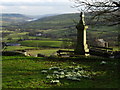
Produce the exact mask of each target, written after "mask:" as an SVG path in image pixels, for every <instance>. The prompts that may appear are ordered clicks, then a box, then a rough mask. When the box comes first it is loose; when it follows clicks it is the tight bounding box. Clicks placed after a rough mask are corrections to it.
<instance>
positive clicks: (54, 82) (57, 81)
mask: <svg viewBox="0 0 120 90" xmlns="http://www.w3.org/2000/svg"><path fill="white" fill-rule="evenodd" d="M50 82H51V83H52V84H57V83H59V82H60V81H59V80H52V81H50Z"/></svg>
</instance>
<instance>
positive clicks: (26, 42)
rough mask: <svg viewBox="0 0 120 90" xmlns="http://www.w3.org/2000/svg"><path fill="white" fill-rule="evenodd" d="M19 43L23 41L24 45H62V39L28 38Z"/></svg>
mask: <svg viewBox="0 0 120 90" xmlns="http://www.w3.org/2000/svg"><path fill="white" fill-rule="evenodd" d="M19 43H21V44H22V45H23V46H31V47H61V44H62V41H49V40H46V41H45V40H26V41H21V42H19Z"/></svg>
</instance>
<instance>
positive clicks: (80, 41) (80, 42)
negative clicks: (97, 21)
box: [74, 12, 89, 55]
mask: <svg viewBox="0 0 120 90" xmlns="http://www.w3.org/2000/svg"><path fill="white" fill-rule="evenodd" d="M87 28H88V26H86V25H85V21H84V14H83V13H82V12H81V14H80V21H79V23H78V24H77V25H76V29H77V44H76V48H75V50H74V51H75V54H76V55H88V53H89V49H88V45H87V43H86V30H87Z"/></svg>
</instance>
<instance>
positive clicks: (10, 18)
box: [0, 13, 30, 26]
mask: <svg viewBox="0 0 120 90" xmlns="http://www.w3.org/2000/svg"><path fill="white" fill-rule="evenodd" d="M29 19H30V17H28V16H25V15H22V14H7V13H6V14H1V15H0V20H1V21H0V22H2V25H3V26H7V25H10V24H16V23H20V22H25V21H26V20H29Z"/></svg>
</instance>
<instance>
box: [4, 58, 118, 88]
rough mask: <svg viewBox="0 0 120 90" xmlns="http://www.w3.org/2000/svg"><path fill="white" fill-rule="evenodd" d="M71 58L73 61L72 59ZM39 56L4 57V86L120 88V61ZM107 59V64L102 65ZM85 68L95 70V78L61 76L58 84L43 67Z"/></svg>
mask: <svg viewBox="0 0 120 90" xmlns="http://www.w3.org/2000/svg"><path fill="white" fill-rule="evenodd" d="M69 59H70V60H69ZM69 59H68V58H63V59H60V58H53V59H49V58H42V57H39V58H35V57H21V56H3V62H2V63H3V64H2V87H3V88H120V85H119V83H120V78H119V74H120V72H119V69H118V65H119V64H120V61H119V60H111V59H110V60H107V59H100V58H97V59H96V58H85V57H83V58H77V60H76V58H69ZM102 60H104V61H106V60H107V61H106V62H107V63H106V64H105V65H100V63H101V61H102ZM69 66H71V67H74V68H75V67H78V66H80V67H82V68H84V69H85V70H88V72H91V73H94V75H93V76H92V78H89V79H88V78H81V80H80V81H72V80H67V79H65V78H64V79H59V80H60V82H59V83H57V84H51V83H50V81H51V80H52V79H46V76H47V74H42V73H41V71H42V70H43V69H49V68H50V67H60V68H62V69H66V68H68V67H69Z"/></svg>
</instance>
